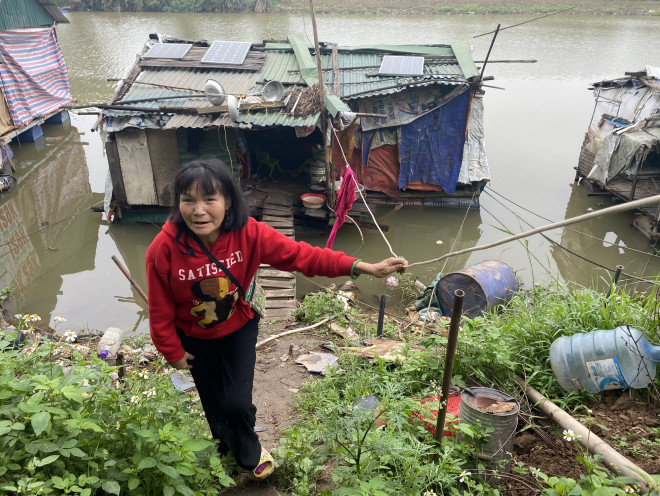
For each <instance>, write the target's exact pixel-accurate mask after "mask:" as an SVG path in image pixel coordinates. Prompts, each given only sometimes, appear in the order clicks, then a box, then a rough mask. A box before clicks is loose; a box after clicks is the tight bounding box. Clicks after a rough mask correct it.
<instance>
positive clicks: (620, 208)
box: [406, 195, 660, 268]
mask: <svg viewBox="0 0 660 496" xmlns="http://www.w3.org/2000/svg"><path fill="white" fill-rule="evenodd" d="M655 203H660V195H654V196H650V197H648V198H644V199H642V200H635V201H631V202H627V203H622V204H621V205H614V206H612V207H607V208H604V209H602V210H598V211H597V212H589V213H588V214H584V215H578V216H577V217H571V218H570V219H565V220H562V221H559V222H553V223H552V224H548V225H546V226H541V227H537V228H536V229H532V230H531V231H526V232H523V233H520V234H515V235H513V236H509V237H508V238H504V239H501V240H499V241H494V242H493V243H488V244H487V245H481V246H473V247H472V248H466V249H465V250H459V251H454V252H451V253H447V254H446V255H442V256H441V257H438V258H434V259H433V260H427V261H425V262H414V263H411V264H408V267H412V266H413V265H422V264H428V263H434V262H439V261H440V260H444V259H445V258H449V257H455V256H456V255H463V254H464V253H470V252H473V251H479V250H486V249H488V248H494V247H496V246H500V245H503V244H505V243H509V242H511V241H515V240H517V239H522V238H527V237H529V236H531V235H533V234H538V233H542V232H544V231H549V230H550V229H557V228H558V227H564V226H568V225H570V224H575V223H577V222H582V221H583V220H588V219H593V218H595V217H601V216H603V215H608V214H618V213H620V212H625V211H627V210H635V209H636V208H642V207H648V206H650V205H653V204H655ZM406 268H407V267H406Z"/></svg>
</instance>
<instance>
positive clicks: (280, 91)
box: [261, 81, 284, 102]
mask: <svg viewBox="0 0 660 496" xmlns="http://www.w3.org/2000/svg"><path fill="white" fill-rule="evenodd" d="M261 94H262V95H263V97H264V100H265V101H267V102H279V101H280V100H281V99H282V97H283V96H284V86H282V83H280V82H279V81H269V82H268V83H266V86H264V89H263V91H262V92H261Z"/></svg>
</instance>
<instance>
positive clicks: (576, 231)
mask: <svg viewBox="0 0 660 496" xmlns="http://www.w3.org/2000/svg"><path fill="white" fill-rule="evenodd" d="M489 191H492V192H493V193H495V194H496V195H497V196H499V197H501V198H504V199H505V200H506V201H508V202H509V203H512V204H513V205H515V206H516V207H518V208H520V209H522V210H524V211H525V212H528V213H530V214H532V215H535V216H536V217H538V218H540V219H543V220H545V221H548V222H555V221H553V220H552V219H548V218H547V217H543V216H542V215H540V214H537V213H536V212H532V211H531V210H529V209H527V208H525V207H523V206H522V205H519V204H518V203H516V202H514V201H513V200H510V199H509V198H507V197H506V196H504V195H503V194H501V193H498V192H497V191H495V190H494V189H493V188H491V187H488V191H486V190H484V193H486V194H487V195H488V196H490V197H491V198H493V200H495V201H498V200H497V199H496V198H495V197H493V195H491V194H490V193H489ZM500 205H502V203H500ZM504 208H507V207H504ZM507 210H509V211H510V212H513V211H512V210H510V209H507ZM528 225H529V223H528ZM566 229H567V230H569V231H572V232H574V233H577V234H581V235H582V236H586V237H587V238H591V239H595V240H597V241H602V242H603V243H605V244H606V243H608V241H606V240H605V239H602V238H599V237H597V236H593V235H591V234H587V233H585V232H582V231H578V230H577V229H573V228H571V227H567V228H566ZM625 249H626V250H629V251H634V252H637V253H641V254H642V255H649V256H651V257H656V258H660V255H655V254H653V253H650V252H648V251H642V250H637V249H635V248H631V247H630V246H626V248H625Z"/></svg>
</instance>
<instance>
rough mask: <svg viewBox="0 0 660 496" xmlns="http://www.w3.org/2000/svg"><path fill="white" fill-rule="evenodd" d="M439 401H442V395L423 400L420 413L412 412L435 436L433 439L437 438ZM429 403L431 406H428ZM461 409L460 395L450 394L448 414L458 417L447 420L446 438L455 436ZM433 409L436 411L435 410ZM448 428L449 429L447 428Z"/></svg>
mask: <svg viewBox="0 0 660 496" xmlns="http://www.w3.org/2000/svg"><path fill="white" fill-rule="evenodd" d="M439 401H440V395H437V396H431V397H429V398H425V399H423V400H420V402H419V403H420V405H421V408H420V411H413V412H411V413H412V415H413V418H416V419H417V420H419V421H420V422H421V423H422V424H424V427H425V428H426V430H427V431H429V432H430V433H431V434H432V435H433V437H435V426H436V424H437V422H438V403H439ZM427 403H429V404H428V405H427ZM460 407H461V395H460V393H456V394H450V395H449V398H447V413H451V414H452V415H453V416H454V417H456V419H455V420H445V430H444V435H445V436H453V435H454V433H455V432H456V428H455V427H454V426H455V425H456V424H458V413H459V410H460ZM432 408H435V409H434V410H433V409H432ZM448 426H449V429H448V428H447V427H448Z"/></svg>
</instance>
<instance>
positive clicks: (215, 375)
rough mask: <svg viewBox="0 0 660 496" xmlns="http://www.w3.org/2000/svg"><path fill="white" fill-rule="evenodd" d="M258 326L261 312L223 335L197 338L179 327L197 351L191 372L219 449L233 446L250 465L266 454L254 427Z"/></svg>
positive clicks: (236, 454) (187, 343) (188, 345)
mask: <svg viewBox="0 0 660 496" xmlns="http://www.w3.org/2000/svg"><path fill="white" fill-rule="evenodd" d="M258 327H259V316H258V315H256V316H255V318H253V319H252V320H250V321H249V322H248V323H247V324H245V325H244V326H243V327H242V328H241V329H239V330H238V331H236V332H234V333H232V334H230V335H228V336H225V337H223V338H218V339H197V338H191V337H188V336H186V335H184V334H183V332H181V331H178V334H179V337H180V338H181V344H182V345H183V349H185V350H186V351H187V352H188V353H191V354H192V355H194V357H195V360H193V361H191V364H192V369H191V370H190V372H191V374H192V376H193V379H194V380H195V385H196V386H197V392H198V393H199V398H200V400H201V402H202V406H203V407H204V413H206V420H207V421H208V423H209V426H210V427H211V434H212V435H213V437H214V438H215V439H217V440H218V442H219V444H218V451H220V453H221V454H222V453H223V452H226V451H227V450H229V451H231V453H232V455H233V456H234V459H235V460H236V462H237V463H238V465H239V466H240V467H241V468H243V469H245V470H252V469H254V468H255V467H256V466H257V465H258V464H259V457H260V456H261V444H260V443H259V437H258V436H257V434H255V432H254V423H255V420H256V415H257V408H256V407H255V406H254V404H252V384H253V382H254V365H255V362H256V357H257V353H256V350H255V345H256V344H257V334H258V332H259V329H258Z"/></svg>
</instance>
